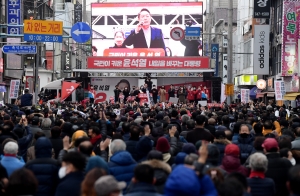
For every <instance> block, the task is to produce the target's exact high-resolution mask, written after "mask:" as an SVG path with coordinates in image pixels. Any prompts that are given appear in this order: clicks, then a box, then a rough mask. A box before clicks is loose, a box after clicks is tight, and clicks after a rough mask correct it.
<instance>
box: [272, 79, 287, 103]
mask: <svg viewBox="0 0 300 196" xmlns="http://www.w3.org/2000/svg"><path fill="white" fill-rule="evenodd" d="M274 84H275V98H276V100H277V101H279V100H283V96H284V95H285V86H284V81H275V82H274Z"/></svg>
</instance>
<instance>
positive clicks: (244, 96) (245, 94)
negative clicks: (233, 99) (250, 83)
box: [241, 89, 250, 103]
mask: <svg viewBox="0 0 300 196" xmlns="http://www.w3.org/2000/svg"><path fill="white" fill-rule="evenodd" d="M249 101H250V90H249V89H241V102H242V103H249Z"/></svg>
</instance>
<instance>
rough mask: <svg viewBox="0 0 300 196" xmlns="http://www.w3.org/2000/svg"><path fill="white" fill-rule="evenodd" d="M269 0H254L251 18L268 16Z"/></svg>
mask: <svg viewBox="0 0 300 196" xmlns="http://www.w3.org/2000/svg"><path fill="white" fill-rule="evenodd" d="M270 5H271V0H254V14H253V18H270Z"/></svg>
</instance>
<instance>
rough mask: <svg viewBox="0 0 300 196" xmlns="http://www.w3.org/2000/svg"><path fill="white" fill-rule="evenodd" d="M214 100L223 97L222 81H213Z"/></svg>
mask: <svg viewBox="0 0 300 196" xmlns="http://www.w3.org/2000/svg"><path fill="white" fill-rule="evenodd" d="M212 87H213V88H212V100H213V101H218V102H219V101H220V98H221V81H212Z"/></svg>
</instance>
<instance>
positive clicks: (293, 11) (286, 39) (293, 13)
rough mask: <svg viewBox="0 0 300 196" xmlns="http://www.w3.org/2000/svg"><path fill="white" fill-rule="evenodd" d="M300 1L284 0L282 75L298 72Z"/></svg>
mask: <svg viewBox="0 0 300 196" xmlns="http://www.w3.org/2000/svg"><path fill="white" fill-rule="evenodd" d="M299 20H300V2H298V1H284V2H283V16H282V22H283V24H282V49H281V51H282V56H281V59H282V62H281V65H282V67H281V73H282V76H292V75H293V74H295V73H298V67H299V66H298V58H299V56H298V55H299V54H298V52H299V50H298V45H299V43H298V42H299V38H300V36H299V27H300V25H299V22H297V21H299Z"/></svg>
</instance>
